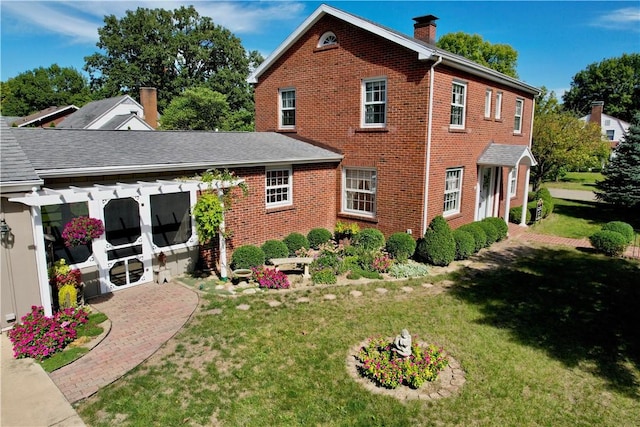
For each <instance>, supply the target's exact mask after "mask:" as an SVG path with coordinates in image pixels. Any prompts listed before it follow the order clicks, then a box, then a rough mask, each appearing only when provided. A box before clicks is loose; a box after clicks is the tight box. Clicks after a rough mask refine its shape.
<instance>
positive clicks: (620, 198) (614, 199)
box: [596, 113, 640, 210]
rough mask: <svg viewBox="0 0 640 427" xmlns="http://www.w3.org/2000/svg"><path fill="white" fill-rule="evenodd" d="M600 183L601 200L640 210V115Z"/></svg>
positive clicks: (634, 120) (617, 150)
mask: <svg viewBox="0 0 640 427" xmlns="http://www.w3.org/2000/svg"><path fill="white" fill-rule="evenodd" d="M602 174H603V175H604V180H602V181H600V182H598V183H597V184H596V187H597V189H598V191H596V196H597V198H598V199H599V200H603V201H605V202H608V203H612V204H615V205H619V206H624V207H628V208H636V209H639V210H640V113H638V114H636V116H635V117H634V119H633V121H632V123H631V126H630V127H629V130H628V132H627V133H626V134H625V135H624V137H623V138H622V140H621V141H620V144H619V145H618V146H617V147H616V149H615V151H614V152H613V158H612V159H611V161H610V162H609V163H608V164H607V166H606V167H605V168H604V170H603V171H602Z"/></svg>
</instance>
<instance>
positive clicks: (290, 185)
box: [264, 165, 293, 209]
mask: <svg viewBox="0 0 640 427" xmlns="http://www.w3.org/2000/svg"><path fill="white" fill-rule="evenodd" d="M269 172H287V184H285V185H273V186H270V185H269ZM264 180H265V185H264V192H265V205H266V207H267V209H269V208H277V207H281V206H291V205H293V168H292V167H291V166H290V165H289V166H283V167H268V168H265V171H264ZM279 188H286V189H287V193H286V194H287V198H286V200H283V201H279V202H271V203H270V202H269V190H277V189H279Z"/></svg>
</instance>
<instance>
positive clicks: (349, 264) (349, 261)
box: [338, 255, 360, 274]
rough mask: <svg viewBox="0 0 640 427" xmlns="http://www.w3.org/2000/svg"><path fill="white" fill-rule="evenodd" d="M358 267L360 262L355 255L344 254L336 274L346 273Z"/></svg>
mask: <svg viewBox="0 0 640 427" xmlns="http://www.w3.org/2000/svg"><path fill="white" fill-rule="evenodd" d="M356 269H360V262H359V260H358V256H357V255H349V256H345V257H344V258H343V259H342V262H341V263H340V266H339V267H338V274H342V273H346V272H347V271H353V270H356Z"/></svg>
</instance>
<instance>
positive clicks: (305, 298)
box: [296, 297, 310, 302]
mask: <svg viewBox="0 0 640 427" xmlns="http://www.w3.org/2000/svg"><path fill="white" fill-rule="evenodd" d="M309 301H310V300H309V298H307V297H300V298H298V299H297V300H296V302H309Z"/></svg>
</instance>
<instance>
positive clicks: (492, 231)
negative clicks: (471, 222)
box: [475, 221, 498, 248]
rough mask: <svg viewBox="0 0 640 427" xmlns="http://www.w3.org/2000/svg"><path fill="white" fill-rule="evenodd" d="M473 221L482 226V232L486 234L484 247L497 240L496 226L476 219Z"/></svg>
mask: <svg viewBox="0 0 640 427" xmlns="http://www.w3.org/2000/svg"><path fill="white" fill-rule="evenodd" d="M475 223H476V224H478V225H479V226H480V227H482V229H483V230H484V233H485V234H486V235H487V241H486V243H485V247H486V248H488V247H489V246H491V245H493V244H494V243H495V242H496V240H498V230H496V227H495V226H494V225H493V224H491V223H490V222H485V221H476V222H475Z"/></svg>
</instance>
